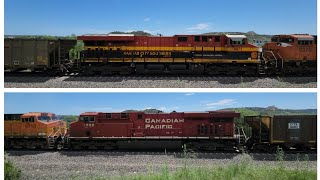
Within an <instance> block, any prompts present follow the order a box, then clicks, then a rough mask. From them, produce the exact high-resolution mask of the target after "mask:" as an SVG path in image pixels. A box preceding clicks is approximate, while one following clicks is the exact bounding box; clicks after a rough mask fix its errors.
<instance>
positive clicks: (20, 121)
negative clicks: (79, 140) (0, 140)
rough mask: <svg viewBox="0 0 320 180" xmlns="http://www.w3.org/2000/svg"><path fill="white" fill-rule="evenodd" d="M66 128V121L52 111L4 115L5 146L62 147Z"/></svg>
mask: <svg viewBox="0 0 320 180" xmlns="http://www.w3.org/2000/svg"><path fill="white" fill-rule="evenodd" d="M66 130H67V126H66V123H65V122H64V121H61V120H59V119H58V118H57V116H56V115H55V114H52V113H40V112H30V113H26V114H5V115H4V142H5V147H6V148H31V149H35V148H41V149H56V148H62V147H63V138H64V136H65V134H66Z"/></svg>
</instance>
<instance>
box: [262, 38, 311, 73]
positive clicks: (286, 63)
mask: <svg viewBox="0 0 320 180" xmlns="http://www.w3.org/2000/svg"><path fill="white" fill-rule="evenodd" d="M262 50H263V51H262V60H263V63H262V64H264V65H265V67H264V68H265V69H266V71H267V72H268V73H269V74H272V73H281V72H282V73H287V74H305V73H311V74H316V72H317V36H310V35H307V34H293V35H276V36H273V37H272V38H271V42H268V43H266V44H265V45H264V46H263V47H262Z"/></svg>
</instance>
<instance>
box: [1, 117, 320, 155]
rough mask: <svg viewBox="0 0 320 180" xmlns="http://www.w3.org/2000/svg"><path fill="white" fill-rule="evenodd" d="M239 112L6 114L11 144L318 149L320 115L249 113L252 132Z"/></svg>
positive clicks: (91, 147) (134, 147) (6, 129)
mask: <svg viewBox="0 0 320 180" xmlns="http://www.w3.org/2000/svg"><path fill="white" fill-rule="evenodd" d="M238 117H240V113H237V112H234V111H207V112H171V113H144V112H129V113H124V112H122V113H102V112H86V113H82V114H80V116H79V119H78V120H77V121H74V122H72V123H70V127H69V129H68V131H66V129H67V128H66V124H65V123H63V122H62V121H61V120H57V119H56V118H55V116H54V115H53V114H51V113H27V114H23V115H20V114H6V115H5V126H4V127H5V130H4V132H5V148H32V149H35V148H40V149H61V148H64V149H72V150H76V149H100V150H117V149H157V150H164V149H172V150H173V149H175V150H181V148H182V146H185V147H186V148H188V149H193V150H195V151H196V150H206V151H215V150H224V151H240V150H242V149H244V150H248V151H264V152H274V151H276V149H277V148H278V147H281V148H282V149H284V150H288V151H289V150H291V149H294V150H299V151H303V152H308V151H311V150H312V151H313V150H315V149H316V145H317V131H316V127H317V115H289V116H287V115H286V116H274V117H269V116H246V117H245V122H246V123H247V124H248V126H249V127H250V129H251V136H250V137H247V135H246V133H245V132H244V130H243V129H242V128H239V127H237V126H236V123H235V119H236V118H238Z"/></svg>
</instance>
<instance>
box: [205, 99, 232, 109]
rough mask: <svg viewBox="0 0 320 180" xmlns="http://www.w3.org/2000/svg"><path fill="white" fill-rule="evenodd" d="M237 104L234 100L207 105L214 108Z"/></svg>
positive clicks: (224, 100)
mask: <svg viewBox="0 0 320 180" xmlns="http://www.w3.org/2000/svg"><path fill="white" fill-rule="evenodd" d="M236 103H237V102H236V101H235V100H234V99H222V100H219V101H216V102H211V103H207V104H206V106H208V107H216V106H230V105H233V104H236Z"/></svg>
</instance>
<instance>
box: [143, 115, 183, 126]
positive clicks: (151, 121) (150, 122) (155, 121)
mask: <svg viewBox="0 0 320 180" xmlns="http://www.w3.org/2000/svg"><path fill="white" fill-rule="evenodd" d="M183 122H184V119H150V118H147V119H145V123H146V124H145V128H146V129H172V124H164V123H183ZM158 123H160V124H158Z"/></svg>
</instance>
